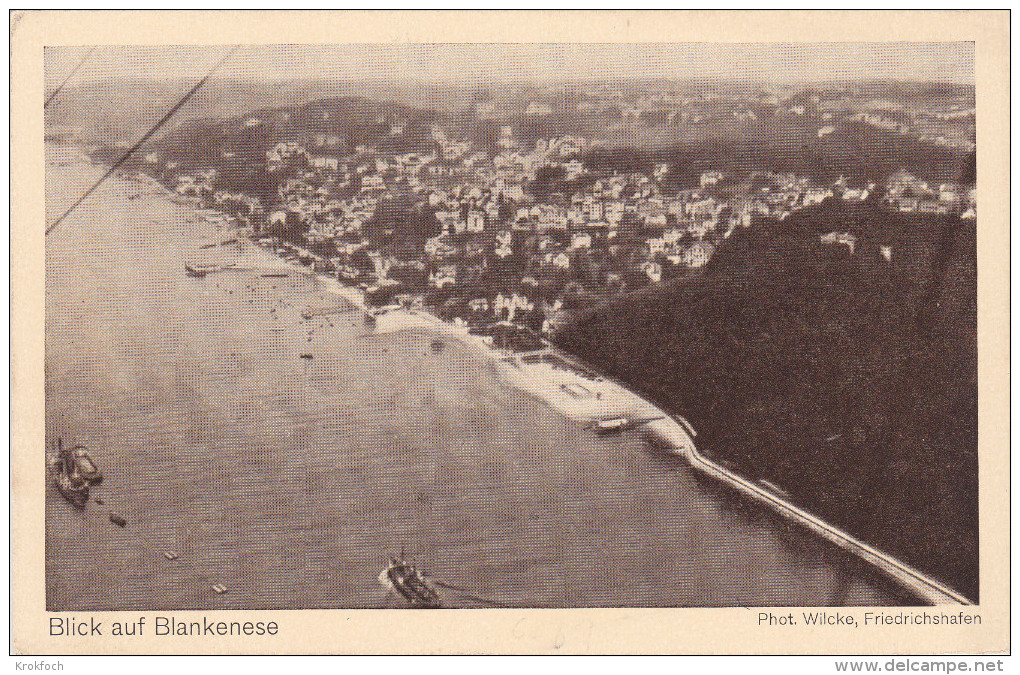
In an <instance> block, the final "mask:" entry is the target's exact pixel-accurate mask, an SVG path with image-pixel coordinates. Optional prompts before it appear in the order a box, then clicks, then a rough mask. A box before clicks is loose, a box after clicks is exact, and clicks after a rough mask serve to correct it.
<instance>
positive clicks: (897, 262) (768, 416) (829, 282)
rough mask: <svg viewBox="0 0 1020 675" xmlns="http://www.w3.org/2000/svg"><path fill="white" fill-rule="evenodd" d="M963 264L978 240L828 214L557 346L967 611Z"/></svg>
mask: <svg viewBox="0 0 1020 675" xmlns="http://www.w3.org/2000/svg"><path fill="white" fill-rule="evenodd" d="M830 230H845V231H850V232H852V233H854V234H856V236H857V241H856V245H855V248H854V251H853V253H851V252H850V251H849V250H848V247H846V246H841V245H833V244H824V243H822V242H821V241H820V237H819V236H818V235H819V234H820V233H825V232H828V231H830ZM881 246H889V247H891V252H892V253H891V260H888V261H887V260H885V259H884V258H883V257H882V256H881V254H880V250H881V249H880V248H879V247H881ZM975 261H976V238H975V232H974V227H973V224H966V223H964V222H962V221H960V220H958V219H956V218H954V217H942V218H936V217H929V218H925V217H918V216H910V217H906V216H900V215H896V214H890V213H888V212H884V211H881V210H880V209H879V208H878V207H877V206H876V205H875V204H873V203H869V204H864V205H861V206H859V207H855V208H850V207H847V206H846V205H845V204H842V203H838V202H835V203H834V202H830V203H828V204H826V205H825V206H824V207H823V208H817V209H806V210H804V211H802V212H800V213H797V214H794V216H791V217H790V218H789V219H787V220H786V221H784V222H783V223H781V224H780V223H772V224H771V225H770V224H767V223H766V224H764V225H763V226H762V227H761V228H756V229H753V230H744V231H740V232H739V233H735V234H734V236H733V237H732V238H731V239H730V240H729V241H727V244H726V245H725V246H723V247H722V248H721V249H720V250H719V251H718V252H717V253H716V255H715V257H713V258H712V260H711V262H710V263H709V265H708V266H707V267H706V268H705V270H704V273H703V274H701V275H700V276H698V277H696V278H693V279H686V280H679V281H675V282H672V283H669V284H664V285H662V286H659V287H653V288H650V289H647V290H644V291H640V292H637V293H632V294H629V295H626V296H623V297H620V298H617V299H614V300H611V301H610V302H609V303H608V304H605V305H603V306H601V307H599V308H597V309H596V310H594V311H589V312H587V313H586V314H584V315H583V317H582V318H581V319H579V320H578V321H577V322H576V323H575V324H574V325H572V326H569V327H567V328H565V329H564V330H563V331H562V332H561V333H560V334H559V336H558V338H557V340H558V342H559V343H560V345H561V346H563V347H564V348H566V349H568V350H569V351H571V352H573V353H575V354H578V355H579V356H581V357H582V358H584V359H586V360H588V361H589V362H591V363H593V364H596V365H598V366H600V367H602V368H604V369H606V370H607V371H608V372H610V373H612V374H614V375H616V376H618V377H620V378H621V379H622V380H624V381H626V382H629V383H631V384H632V385H634V386H636V387H638V388H640V389H642V390H644V391H645V392H646V393H647V394H649V395H650V396H651V397H653V398H654V399H656V400H658V401H660V402H661V403H662V405H664V406H666V407H667V408H669V409H671V410H673V411H675V412H678V413H681V414H683V415H684V416H686V417H688V418H689V419H690V420H691V421H692V423H693V424H694V425H695V427H696V428H697V429H698V432H699V433H698V441H699V448H700V449H701V450H702V451H704V452H705V453H706V454H710V455H712V456H715V457H717V458H719V459H722V460H725V461H729V462H732V463H733V464H734V465H735V466H737V467H738V468H739V470H741V471H742V472H744V473H746V474H748V475H750V476H752V477H761V478H767V479H768V480H770V481H772V482H774V483H776V484H778V485H781V486H783V487H784V489H786V490H788V491H789V492H790V493H791V495H792V496H793V498H794V500H795V501H796V502H798V503H800V504H802V505H803V506H805V507H807V508H809V509H811V510H813V511H815V512H817V513H818V514H819V515H821V516H822V517H824V518H826V519H828V520H830V521H831V522H833V523H835V524H837V525H838V526H841V527H843V528H846V529H847V530H849V531H850V532H851V533H853V534H855V535H856V536H859V537H860V538H862V539H864V540H865V541H868V542H870V543H872V544H875V545H878V546H880V547H882V548H884V549H886V550H888V551H890V552H892V553H894V554H896V555H899V556H902V557H903V558H904V559H905V560H907V561H908V562H909V563H911V564H913V565H915V566H917V567H919V568H920V569H923V570H926V571H928V572H930V573H933V574H935V575H936V576H938V577H940V578H942V579H944V580H946V581H947V582H949V583H950V584H952V585H954V586H955V587H957V588H959V589H960V590H961V591H962V592H964V593H966V594H967V595H968V596H970V597H972V598H975V599H976V598H977V593H978V576H977V560H978V558H977V550H978V549H977V545H978V541H977V531H978V530H977V513H978V503H977V342H976V335H977V332H976V331H977V324H976V316H977V312H976V262H975Z"/></svg>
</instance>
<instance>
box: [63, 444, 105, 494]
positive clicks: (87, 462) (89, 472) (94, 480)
mask: <svg viewBox="0 0 1020 675" xmlns="http://www.w3.org/2000/svg"><path fill="white" fill-rule="evenodd" d="M70 453H71V461H72V462H73V463H74V468H75V470H76V471H77V472H78V474H79V475H81V477H82V478H84V479H85V480H86V481H87V482H88V484H89V485H98V484H99V483H102V482H103V472H102V471H100V469H99V467H98V466H96V463H95V462H94V461H92V456H91V455H89V451H88V448H86V447H85V446H84V445H76V446H74V447H73V448H71V450H70Z"/></svg>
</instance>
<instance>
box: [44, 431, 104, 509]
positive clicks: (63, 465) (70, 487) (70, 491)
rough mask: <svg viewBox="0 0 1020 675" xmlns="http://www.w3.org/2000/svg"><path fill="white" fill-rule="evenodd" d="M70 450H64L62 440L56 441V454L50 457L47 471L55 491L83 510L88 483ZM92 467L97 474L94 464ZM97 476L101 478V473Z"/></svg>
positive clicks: (87, 499) (87, 494)
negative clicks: (55, 487) (55, 488)
mask: <svg viewBox="0 0 1020 675" xmlns="http://www.w3.org/2000/svg"><path fill="white" fill-rule="evenodd" d="M72 450H73V449H68V450H64V448H63V442H62V440H61V439H57V452H56V453H55V454H54V455H52V456H51V457H50V460H49V469H50V473H52V474H53V482H54V484H55V485H56V486H57V491H58V492H60V494H61V495H62V496H63V497H64V499H66V500H67V501H69V502H71V504H73V505H74V506H76V507H77V508H79V509H83V508H85V504H87V503H88V501H89V481H88V480H87V478H86V477H85V476H83V475H82V474H81V472H80V471H79V469H78V465H79V463H78V461H76V459H75V458H74V455H73V452H72ZM86 455H87V453H86ZM90 463H91V462H90ZM92 466H93V468H94V469H95V471H96V472H97V473H99V469H98V468H96V467H95V465H94V464H93V465H92ZM99 475H100V477H101V476H102V474H101V473H100V474H99Z"/></svg>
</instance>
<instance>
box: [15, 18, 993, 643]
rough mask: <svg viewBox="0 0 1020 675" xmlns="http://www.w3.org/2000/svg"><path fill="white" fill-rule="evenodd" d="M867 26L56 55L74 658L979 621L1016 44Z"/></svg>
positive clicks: (160, 47)
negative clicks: (433, 630) (662, 629)
mask: <svg viewBox="0 0 1020 675" xmlns="http://www.w3.org/2000/svg"><path fill="white" fill-rule="evenodd" d="M406 18H408V19H413V18H414V16H413V15H412V16H410V17H406ZM745 32H746V31H745ZM866 37H867V36H862V39H859V40H852V41H848V40H843V41H827V40H822V39H818V40H815V41H803V40H801V41H797V42H792V41H786V42H783V41H774V40H773V41H765V40H759V41H754V40H741V41H732V40H727V41H723V40H720V39H718V37H716V38H715V39H712V40H709V39H705V40H703V41H698V40H690V39H686V38H685V39H684V40H682V41H675V42H669V41H663V40H661V39H656V40H653V41H648V40H645V41H639V40H634V41H630V42H620V41H609V40H602V41H599V40H589V41H584V40H581V41H566V42H565V41H548V42H543V41H541V40H530V41H520V42H507V41H488V42H486V41H474V42H464V41H459V40H451V39H445V40H441V41H440V40H437V41H434V42H432V41H410V42H409V41H383V40H380V41H378V42H373V41H368V42H363V41H357V40H350V39H349V38H348V41H336V42H334V43H324V42H316V43H314V44H312V43H308V44H299V43H294V42H290V41H285V40H280V41H279V42H275V43H274V42H266V41H265V39H264V38H263V39H260V40H252V41H250V42H241V41H237V42H234V43H232V44H226V41H224V43H223V44H217V43H208V44H196V43H195V42H188V43H185V42H183V41H182V42H179V43H169V42H168V43H160V44H135V43H130V42H129V41H124V42H123V43H121V44H110V43H100V42H99V41H97V42H96V43H95V44H91V43H86V42H81V41H78V42H75V43H73V44H48V43H46V44H44V46H43V49H42V67H43V69H42V73H41V75H42V78H43V82H42V86H41V89H37V90H36V91H40V90H41V91H42V94H43V95H42V97H40V98H38V100H37V101H35V103H34V104H33V105H35V106H36V110H35V111H33V113H32V114H34V115H38V116H40V117H41V120H42V125H41V129H42V133H43V138H42V139H41V142H39V141H35V142H36V145H35V146H34V147H37V148H39V152H41V153H43V161H44V168H43V172H44V174H43V176H41V177H40V178H41V179H42V180H41V185H40V187H41V190H42V191H43V192H44V196H43V201H44V204H43V206H44V209H43V208H41V209H40V213H39V215H38V222H36V224H35V225H33V226H32V228H31V229H32V230H33V232H35V231H40V233H39V237H40V240H41V246H42V247H43V250H44V253H43V254H41V255H43V256H44V258H43V260H42V263H41V264H42V265H43V270H42V276H41V277H40V283H41V284H42V283H43V281H42V279H44V280H45V281H44V286H43V294H44V306H38V307H36V311H37V312H38V313H39V321H40V322H41V326H42V329H43V332H42V334H41V335H40V340H41V345H40V348H41V352H42V361H41V363H40V366H39V370H40V372H39V374H38V377H39V382H40V394H41V399H40V408H39V410H40V413H39V414H40V415H41V425H42V426H43V427H44V438H43V437H41V440H40V443H43V445H39V446H36V447H34V449H32V450H31V451H30V452H29V451H26V453H25V454H26V455H28V456H29V458H30V462H29V464H30V466H32V467H33V469H32V471H30V472H29V473H35V474H36V475H40V476H45V479H44V481H43V482H37V483H35V484H37V485H39V486H40V492H39V494H38V495H35V496H34V497H33V498H34V499H37V500H38V504H39V508H40V509H41V510H42V512H41V513H38V514H35V515H37V516H38V518H39V519H40V520H41V521H42V523H41V529H40V530H39V537H40V539H41V542H40V546H41V547H42V553H43V560H44V569H39V570H37V571H36V573H37V574H38V575H42V577H44V578H41V579H40V583H42V584H43V602H44V606H41V607H38V608H35V610H33V611H45V612H46V613H47V616H49V617H50V618H49V619H47V621H48V622H49V623H48V624H47V627H48V629H49V633H48V634H49V635H50V636H54V635H58V636H60V635H64V636H67V635H77V633H76V632H75V631H77V630H78V629H77V628H76V626H75V623H74V621H75V619H74V617H73V616H72V614H74V613H78V614H79V615H80V616H79V618H81V617H88V615H89V613H105V612H116V613H123V612H134V613H135V614H139V613H141V614H145V613H156V614H157V615H158V616H157V617H156V620H157V624H156V626H152V625H151V623H150V625H146V626H145V630H146V634H149V631H152V630H154V629H155V630H156V631H157V632H156V635H170V636H188V637H195V636H202V635H208V634H209V633H208V629H207V628H206V627H205V626H204V624H203V618H202V613H203V612H206V613H209V612H218V611H220V610H246V611H256V612H259V613H260V616H261V613H263V612H268V613H269V614H270V615H272V614H273V612H275V611H279V610H373V611H381V610H406V609H425V610H440V611H439V612H438V613H437V614H436V616H441V615H445V614H448V613H447V612H443V611H441V610H457V609H469V608H470V609H476V610H477V609H483V608H485V609H490V610H510V609H513V610H521V609H577V608H590V609H610V608H635V609H647V608H674V609H685V608H752V610H753V612H752V614H753V616H754V617H755V620H754V621H752V622H751V623H749V624H748V628H749V627H750V626H751V625H754V626H755V627H758V626H765V627H768V626H773V627H775V626H782V625H787V624H786V622H787V619H786V617H787V615H788V614H789V617H790V619H789V621H790V622H792V624H793V625H799V626H800V627H801V628H805V627H810V626H812V625H817V626H825V625H827V624H828V625H831V624H832V623H833V617H834V616H835V617H839V616H841V615H840V614H839V611H838V610H842V609H844V608H872V611H871V612H869V613H868V614H867V616H870V617H872V619H871V620H874V621H875V622H876V623H882V622H885V623H886V624H892V623H894V621H893V619H891V618H890V619H885V618H877V619H876V618H874V617H876V616H879V617H886V616H888V617H913V618H908V619H904V620H903V621H902V622H901V621H899V620H896V621H895V623H897V624H899V623H915V624H919V623H923V624H924V625H925V626H941V627H942V628H947V627H953V626H955V625H957V624H971V623H976V624H980V623H981V619H982V617H981V616H980V615H975V614H974V613H973V612H974V611H975V610H976V609H977V607H978V606H979V605H980V604H981V603H982V601H983V600H986V599H987V597H988V596H987V593H988V592H989V589H991V590H992V591H993V592H995V589H997V588H999V587H1000V586H997V585H994V584H993V585H992V586H989V585H988V584H989V583H990V582H989V579H988V577H987V575H986V574H982V573H981V570H982V558H981V555H980V549H979V544H982V543H985V542H983V541H982V537H981V536H979V535H980V533H981V532H982V531H987V530H981V529H980V526H982V525H986V524H985V523H982V519H983V518H985V517H986V514H987V512H986V511H985V510H982V509H980V508H979V507H980V504H979V487H981V485H980V484H979V433H978V431H979V424H978V421H979V406H978V400H979V396H978V391H979V390H978V387H979V378H978V371H979V367H978V366H979V360H978V357H979V349H978V348H979V332H978V324H979V306H981V303H980V302H979V297H978V232H979V229H978V223H979V220H980V219H979V215H978V214H979V206H978V201H979V200H978V194H979V193H980V194H981V195H982V206H985V202H984V196H985V195H987V194H989V192H988V190H987V187H984V188H982V187H979V186H981V185H986V186H987V184H986V183H984V181H986V179H987V178H988V174H986V173H985V170H984V169H985V167H984V165H982V167H981V168H980V169H979V167H978V162H977V156H978V147H977V143H978V133H977V131H978V128H979V126H980V125H982V124H985V122H984V121H979V119H978V118H979V117H980V115H979V114H978V107H979V106H978V99H979V94H978V89H977V86H976V84H977V79H976V69H975V62H976V48H975V44H976V43H975V41H974V40H932V41H918V40H917V39H912V40H910V41H900V40H881V41H878V40H874V39H864V38H866ZM982 110H984V108H983V109H982ZM40 166H42V163H40ZM979 175H980V177H981V181H980V182H979V179H978V176H979ZM1000 178H1001V177H1000ZM999 185H1001V183H999ZM43 211H44V214H43ZM998 215H999V216H1001V215H1002V214H1001V213H999V214H998ZM996 227H998V226H996ZM43 229H44V230H45V232H44V234H42V233H41V230H43ZM999 234H1000V235H1001V236H1002V237H1003V239H1002V242H1003V245H1005V246H1008V225H1006V224H1003V225H1002V226H1001V230H1000V231H999ZM984 236H985V235H984V234H983V235H982V237H984ZM982 245H984V243H983V244H982ZM17 256H18V253H17V251H15V250H14V249H12V260H13V261H15V262H14V264H17V262H16V261H17ZM983 278H984V277H983ZM1003 395H1004V391H1003ZM985 405H986V399H982V406H985ZM1005 423H1006V424H1007V425H1008V421H1006V422H1005ZM1000 426H1001V425H1000ZM985 428H986V427H985V426H984V424H982V426H981V429H982V434H983V433H984V432H985ZM982 447H985V446H982ZM1001 466H1002V467H1003V468H1004V467H1005V465H1004V464H1003V465H1001ZM979 511H981V517H980V518H979ZM995 583H998V584H1001V580H999V582H995ZM758 608H761V609H762V611H760V612H759V609H758ZM766 608H767V609H766ZM784 608H802V609H803V611H797V612H796V613H794V612H788V611H786V610H785V609H784ZM925 608H927V609H925ZM186 610H197V612H195V611H193V612H188V613H185V614H181V615H177V614H175V612H184V611H186ZM911 612H915V613H913V614H912V613H911ZM416 614H417V615H422V614H421V613H416ZM452 614H453V615H457V614H458V613H457V612H452ZM752 614H749V616H751V615H752ZM97 616H98V615H97ZM110 616H116V615H110ZM210 616H212V615H211V614H210ZM224 616H225V617H226V618H225V619H223V620H224V621H226V622H228V624H227V625H229V626H230V628H229V629H228V630H229V631H230V632H229V633H227V634H228V635H235V633H234V632H233V631H234V624H235V623H236V624H237V626H238V631H239V632H238V633H237V634H240V631H242V630H243V631H245V632H244V635H252V634H253V632H254V633H255V634H257V635H262V634H263V633H264V632H268V634H269V635H272V634H273V627H276V626H277V623H276V622H273V621H263V620H262V619H261V618H258V617H255V614H252V617H253V618H252V619H251V621H250V622H249V623H244V622H248V621H249V619H248V615H247V614H241V613H236V614H231V613H227V614H225V615H224ZM380 616H382V615H380ZM386 616H390V614H386ZM429 616H431V614H429ZM848 616H852V617H853V620H854V622H855V624H854V625H855V626H857V625H858V622H862V621H865V619H862V618H861V617H863V616H865V615H864V614H855V615H848ZM921 617H923V618H921ZM256 618H258V620H257V621H256ZM919 618H920V620H919ZM86 620H87V619H86ZM465 620H468V619H465ZM842 620H843V619H837V622H838V621H842ZM54 621H56V624H54ZM151 621H152V619H150V622H151ZM54 625H56V626H57V628H56V629H55V628H54ZM249 625H250V627H251V630H252V631H253V632H247V631H248V628H246V627H245V628H242V626H249ZM54 630H57V631H58V632H57V633H54V632H53V631H54ZM138 630H139V631H141V630H142V629H141V627H139V629H138ZM159 631H163V632H162V633H160V632H159ZM129 634H130V633H129ZM140 634H141V633H139V635H140ZM222 634H223V633H221V635H222Z"/></svg>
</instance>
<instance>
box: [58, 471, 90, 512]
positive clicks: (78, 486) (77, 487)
mask: <svg viewBox="0 0 1020 675" xmlns="http://www.w3.org/2000/svg"><path fill="white" fill-rule="evenodd" d="M54 482H55V483H56V485H57V491H58V492H60V494H61V495H63V496H64V499H66V500H67V501H69V502H71V504H73V505H74V506H76V507H77V508H79V509H83V508H85V504H87V503H88V501H89V484H88V481H86V480H85V479H84V478H82V477H81V476H79V475H77V474H71V475H70V476H69V475H68V474H67V472H65V471H63V470H61V471H58V472H57V474H56V475H55V476H54Z"/></svg>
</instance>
